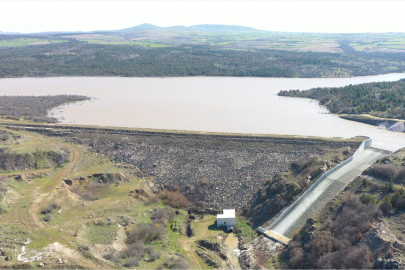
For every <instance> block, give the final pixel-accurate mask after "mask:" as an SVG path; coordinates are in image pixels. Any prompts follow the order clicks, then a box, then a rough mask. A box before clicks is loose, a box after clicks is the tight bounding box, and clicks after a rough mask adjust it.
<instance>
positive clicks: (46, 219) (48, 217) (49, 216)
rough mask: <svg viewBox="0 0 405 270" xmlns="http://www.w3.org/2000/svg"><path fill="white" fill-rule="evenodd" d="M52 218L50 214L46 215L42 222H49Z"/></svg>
mask: <svg viewBox="0 0 405 270" xmlns="http://www.w3.org/2000/svg"><path fill="white" fill-rule="evenodd" d="M52 218H53V216H52V214H46V215H45V217H44V221H45V222H49V221H51V220H52Z"/></svg>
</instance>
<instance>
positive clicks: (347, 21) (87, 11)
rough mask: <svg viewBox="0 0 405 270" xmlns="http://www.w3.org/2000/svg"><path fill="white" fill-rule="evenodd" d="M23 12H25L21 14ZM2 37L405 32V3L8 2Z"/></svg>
mask: <svg viewBox="0 0 405 270" xmlns="http://www.w3.org/2000/svg"><path fill="white" fill-rule="evenodd" d="M21 7H23V9H21ZM0 8H1V10H3V11H7V12H4V14H2V16H1V17H0V31H2V32H19V33H38V32H89V31H97V30H117V29H124V28H129V27H133V26H137V25H140V24H143V23H149V24H153V25H157V26H161V27H170V26H178V25H183V26H193V25H201V24H220V25H238V26H245V27H251V28H255V29H258V30H266V31H277V32H307V33H386V32H394V33H396V32H405V24H403V19H402V11H403V10H405V2H404V1H52V2H50V1H2V2H0Z"/></svg>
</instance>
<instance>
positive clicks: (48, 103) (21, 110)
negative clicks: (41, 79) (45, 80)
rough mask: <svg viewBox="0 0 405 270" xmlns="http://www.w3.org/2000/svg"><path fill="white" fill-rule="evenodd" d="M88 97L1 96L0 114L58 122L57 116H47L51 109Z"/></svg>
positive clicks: (13, 117)
mask: <svg viewBox="0 0 405 270" xmlns="http://www.w3.org/2000/svg"><path fill="white" fill-rule="evenodd" d="M88 99H89V98H88V97H85V96H78V95H59V96H0V116H3V117H6V118H11V119H15V120H19V119H20V118H23V119H27V120H32V121H35V122H48V123H56V122H58V121H57V119H56V118H53V117H48V116H47V114H48V110H49V109H52V108H55V107H58V106H61V105H63V104H66V103H70V102H77V101H84V100H88Z"/></svg>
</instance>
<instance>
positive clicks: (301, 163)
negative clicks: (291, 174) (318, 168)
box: [291, 157, 315, 173]
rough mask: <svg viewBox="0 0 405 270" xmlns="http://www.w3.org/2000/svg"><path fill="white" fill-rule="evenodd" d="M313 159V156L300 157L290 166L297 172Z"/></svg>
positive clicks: (312, 161)
mask: <svg viewBox="0 0 405 270" xmlns="http://www.w3.org/2000/svg"><path fill="white" fill-rule="evenodd" d="M314 161H315V158H314V157H301V158H299V159H297V160H296V161H294V162H293V163H292V164H291V166H292V168H293V169H294V170H295V171H296V172H297V173H300V172H302V171H303V170H305V169H306V168H308V166H310V165H311V164H312V163H314Z"/></svg>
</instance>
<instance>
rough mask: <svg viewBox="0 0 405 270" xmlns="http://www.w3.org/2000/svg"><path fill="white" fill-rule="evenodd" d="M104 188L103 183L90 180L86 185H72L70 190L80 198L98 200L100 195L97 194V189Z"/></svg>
mask: <svg viewBox="0 0 405 270" xmlns="http://www.w3.org/2000/svg"><path fill="white" fill-rule="evenodd" d="M101 188H104V185H103V184H101V183H98V182H91V183H90V184H88V185H87V187H84V188H83V187H80V186H73V187H72V188H71V189H70V191H72V192H73V193H75V194H77V195H79V196H80V197H81V198H82V199H84V200H88V201H95V200H98V199H99V198H100V197H99V195H98V194H97V192H98V190H99V189H101Z"/></svg>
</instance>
